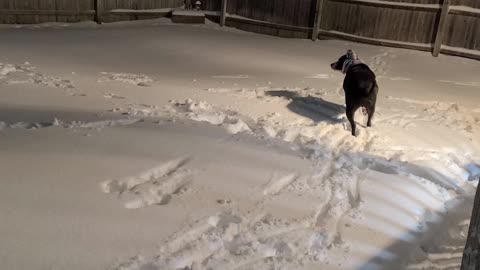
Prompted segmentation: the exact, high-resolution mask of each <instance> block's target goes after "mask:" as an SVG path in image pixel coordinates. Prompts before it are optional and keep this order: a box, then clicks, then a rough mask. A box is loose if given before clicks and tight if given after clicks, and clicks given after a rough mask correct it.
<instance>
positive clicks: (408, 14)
mask: <svg viewBox="0 0 480 270" xmlns="http://www.w3.org/2000/svg"><path fill="white" fill-rule="evenodd" d="M323 14H324V19H325V20H324V21H323V22H322V24H321V29H323V30H327V31H338V32H343V33H347V34H352V35H356V36H361V37H367V38H378V39H389V40H395V41H403V42H416V43H423V44H426V43H432V39H433V31H434V27H435V21H436V18H437V13H435V12H431V11H425V10H421V11H415V12H412V11H410V10H405V9H394V8H390V7H388V8H384V7H375V6H369V5H366V6H365V5H355V4H347V3H344V2H337V1H327V4H326V7H325V10H324V13H323Z"/></svg>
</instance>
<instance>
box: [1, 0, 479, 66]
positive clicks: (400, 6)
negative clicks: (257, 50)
mask: <svg viewBox="0 0 480 270" xmlns="http://www.w3.org/2000/svg"><path fill="white" fill-rule="evenodd" d="M97 1H101V4H102V5H101V7H102V10H103V12H102V14H103V16H102V20H103V21H105V22H113V21H119V20H136V19H144V18H156V17H163V16H166V15H167V14H169V12H170V10H169V9H165V8H178V7H181V6H183V5H184V3H185V2H184V0H82V1H79V0H22V1H17V0H0V15H1V16H0V23H40V22H46V21H62V22H76V21H82V20H94V19H95V14H96V13H95V11H96V10H99V8H98V7H97V5H96V3H97ZM319 1H322V5H321V7H322V8H321V9H320V10H321V13H320V14H318V16H317V17H318V18H320V19H319V20H318V21H315V18H316V15H315V13H316V9H317V7H318V4H319V3H320V2H319ZM202 3H203V4H202V6H203V8H204V9H206V10H210V11H217V12H218V14H221V10H222V0H204V1H202ZM227 3H228V4H227V6H226V11H227V13H228V14H227V16H226V17H225V24H226V25H228V26H233V27H237V28H240V29H243V30H246V31H251V32H257V33H263V34H269V35H276V36H283V37H294V38H309V37H311V38H312V39H315V37H313V36H311V34H312V33H315V32H318V33H319V34H320V36H324V37H336V38H343V39H349V40H356V41H359V42H365V43H371V44H379V45H385V46H394V47H403V48H413V49H419V50H432V48H433V47H435V46H434V45H435V39H436V37H437V33H438V30H439V25H440V24H441V22H444V29H443V30H444V31H442V33H443V37H440V38H439V39H438V44H437V46H436V47H435V48H436V50H435V52H438V51H440V52H441V53H448V54H455V55H461V56H470V55H472V54H474V55H473V56H472V58H475V59H477V58H478V55H477V52H476V51H480V0H450V8H449V9H448V14H447V15H445V16H444V18H443V21H441V20H440V18H441V17H440V14H441V10H442V4H443V3H444V0H376V1H372V0H261V1H259V0H228V2H227ZM444 14H446V13H445V12H444ZM207 17H208V18H210V19H213V20H215V21H218V22H220V21H221V20H220V16H217V15H214V14H213V13H209V14H207ZM314 25H319V27H316V26H315V27H314ZM440 45H441V46H440ZM456 48H461V49H456Z"/></svg>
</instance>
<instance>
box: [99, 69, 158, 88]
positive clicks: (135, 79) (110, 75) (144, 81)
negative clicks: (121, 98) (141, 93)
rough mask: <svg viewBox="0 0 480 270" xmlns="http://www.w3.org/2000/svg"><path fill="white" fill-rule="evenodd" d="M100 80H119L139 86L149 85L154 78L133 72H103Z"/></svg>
mask: <svg viewBox="0 0 480 270" xmlns="http://www.w3.org/2000/svg"><path fill="white" fill-rule="evenodd" d="M100 75H101V76H100V78H99V79H98V82H110V81H119V82H124V83H129V84H134V85H138V86H149V83H151V82H153V80H152V79H151V78H150V77H148V76H147V75H143V74H131V73H115V72H101V73H100Z"/></svg>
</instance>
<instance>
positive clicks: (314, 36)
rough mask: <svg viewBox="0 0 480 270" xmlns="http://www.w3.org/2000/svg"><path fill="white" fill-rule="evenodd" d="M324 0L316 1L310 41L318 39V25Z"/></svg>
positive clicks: (320, 20)
mask: <svg viewBox="0 0 480 270" xmlns="http://www.w3.org/2000/svg"><path fill="white" fill-rule="evenodd" d="M324 2H325V0H317V6H316V7H315V18H314V21H313V29H312V40H313V41H315V40H317V38H318V30H319V28H320V23H321V22H322V11H323V3H324Z"/></svg>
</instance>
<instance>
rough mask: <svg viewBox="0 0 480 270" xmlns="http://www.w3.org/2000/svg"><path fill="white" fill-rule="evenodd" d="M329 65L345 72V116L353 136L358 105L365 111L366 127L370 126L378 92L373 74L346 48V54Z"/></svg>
mask: <svg viewBox="0 0 480 270" xmlns="http://www.w3.org/2000/svg"><path fill="white" fill-rule="evenodd" d="M331 67H332V69H334V70H339V71H342V72H343V73H344V74H346V75H345V80H344V81H343V90H344V91H345V101H346V102H345V103H346V105H347V118H348V121H349V122H350V125H351V126H352V135H353V136H355V129H356V124H355V121H354V115H355V112H356V111H357V110H358V109H359V108H360V107H363V108H365V109H366V111H367V114H368V121H367V127H371V126H372V117H373V114H374V113H375V104H376V102H377V94H378V85H377V81H376V78H375V74H374V73H373V71H372V70H371V69H370V68H369V67H368V66H367V65H366V64H365V63H363V62H362V61H361V60H360V59H359V58H358V57H357V55H356V54H355V53H354V52H353V51H352V50H348V51H347V54H345V55H343V56H342V57H340V59H338V61H337V62H335V63H333V64H331Z"/></svg>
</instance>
